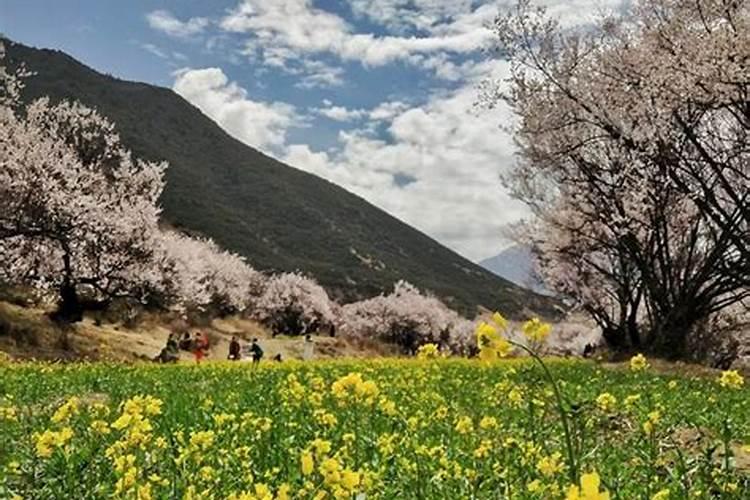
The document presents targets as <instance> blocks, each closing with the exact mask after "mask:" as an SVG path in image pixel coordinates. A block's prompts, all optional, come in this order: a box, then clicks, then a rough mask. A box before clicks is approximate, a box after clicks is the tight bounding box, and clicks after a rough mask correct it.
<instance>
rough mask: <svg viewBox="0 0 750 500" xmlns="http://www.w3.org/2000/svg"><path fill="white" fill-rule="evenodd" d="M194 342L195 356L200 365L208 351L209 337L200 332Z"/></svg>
mask: <svg viewBox="0 0 750 500" xmlns="http://www.w3.org/2000/svg"><path fill="white" fill-rule="evenodd" d="M194 342H195V345H194V347H193V355H194V356H195V362H196V363H197V364H200V362H201V360H202V359H203V357H204V356H205V355H206V353H207V351H208V337H207V336H206V334H204V333H203V332H198V334H197V335H196V336H195V340H194Z"/></svg>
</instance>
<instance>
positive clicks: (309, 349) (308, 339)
mask: <svg viewBox="0 0 750 500" xmlns="http://www.w3.org/2000/svg"><path fill="white" fill-rule="evenodd" d="M314 350H315V343H314V342H313V339H312V336H311V335H310V334H309V333H308V334H307V335H305V347H304V348H303V350H302V359H304V360H305V361H310V360H311V359H312V358H313V351H314Z"/></svg>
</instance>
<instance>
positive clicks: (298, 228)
mask: <svg viewBox="0 0 750 500" xmlns="http://www.w3.org/2000/svg"><path fill="white" fill-rule="evenodd" d="M5 44H6V49H7V54H8V57H9V63H10V66H11V67H13V66H14V65H16V64H18V63H19V62H23V63H24V64H25V65H26V67H27V69H29V70H31V71H32V72H34V73H35V75H34V76H33V77H31V78H29V79H28V80H27V81H26V88H25V89H24V100H26V101H29V100H31V99H34V98H36V97H40V96H45V95H49V96H50V97H51V98H52V99H53V100H59V99H77V100H79V101H81V102H82V103H84V104H86V105H88V106H91V107H94V108H96V109H98V110H99V111H100V112H101V113H103V114H104V115H105V116H108V117H109V118H110V119H112V120H113V121H114V122H115V123H116V124H117V127H118V130H119V132H120V134H121V136H122V138H123V140H124V142H125V144H127V145H128V146H129V147H130V148H131V149H132V150H133V152H134V153H135V154H136V155H138V156H141V157H143V158H147V159H151V160H166V161H168V162H169V164H170V167H169V169H168V170H167V174H166V178H167V187H166V190H165V192H164V195H163V197H162V205H163V207H164V218H165V219H166V220H167V221H168V222H169V223H170V224H172V225H174V226H176V227H178V228H182V229H185V230H188V231H190V232H193V233H200V234H203V235H207V236H210V237H212V238H213V239H214V240H216V241H217V242H218V243H219V244H220V245H222V246H224V247H225V248H228V249H230V250H233V251H235V252H238V253H240V254H242V255H244V256H245V257H247V259H248V261H249V262H250V263H251V264H252V265H253V266H255V267H256V268H258V269H262V270H268V271H282V270H283V271H291V270H296V269H299V270H301V271H303V272H305V273H307V274H310V275H312V276H314V277H315V278H316V279H318V281H319V282H320V283H321V284H322V285H324V286H325V287H326V288H327V289H328V290H329V292H330V293H331V294H332V295H333V296H334V297H336V298H338V299H339V300H343V301H348V300H355V299H358V298H361V297H366V296H371V295H375V294H378V293H380V292H382V291H384V290H387V289H389V288H390V287H391V286H392V284H393V282H394V281H397V280H399V279H402V278H403V279H406V280H408V281H410V282H412V283H413V284H415V285H417V286H418V287H420V288H422V289H426V290H430V291H432V292H434V293H435V294H436V295H438V296H439V297H441V298H443V299H444V300H445V301H446V302H447V303H448V304H449V305H451V306H452V307H454V308H456V309H458V310H460V311H462V312H464V313H468V314H473V313H474V312H475V311H476V307H477V306H479V305H482V306H485V307H487V308H492V309H499V310H502V311H506V312H507V313H508V314H511V315H513V314H517V313H520V311H521V309H522V308H524V307H527V308H530V309H533V310H535V311H537V312H539V313H542V314H545V313H550V312H551V304H550V302H549V301H548V300H547V299H545V298H543V297H540V296H538V295H536V294H533V293H531V292H529V291H527V290H524V289H522V288H520V287H518V286H515V285H513V284H511V283H509V282H507V281H505V280H502V279H500V278H497V277H495V276H494V275H492V274H491V273H489V272H488V271H486V270H484V269H483V268H481V267H480V266H477V265H476V264H473V263H472V262H469V261H468V260H466V259H464V258H462V257H461V256H459V255H457V254H456V253H454V252H452V251H451V250H449V249H447V248H445V247H444V246H442V245H440V244H439V243H437V242H436V241H434V240H433V239H431V238H429V237H428V236H426V235H424V234H423V233H421V232H419V231H417V230H415V229H414V228H412V227H410V226H408V225H406V224H404V223H402V222H401V221H399V220H397V219H396V218H394V217H392V216H390V215H388V214H387V213H385V212H384V211H382V210H380V209H378V208H376V207H374V206H373V205H371V204H370V203H368V202H366V201H364V200H363V199H362V198H360V197H358V196H355V195H354V194H352V193H349V192H348V191H346V190H344V189H342V188H340V187H338V186H336V185H334V184H332V183H330V182H328V181H326V180H323V179H321V178H319V177H316V176H313V175H311V174H308V173H305V172H303V171H301V170H297V169H295V168H292V167H289V166H287V165H284V164H282V163H280V162H279V161H277V160H275V159H273V158H270V157H268V156H266V155H264V154H262V153H260V152H259V151H257V150H255V149H253V148H251V147H248V146H247V145H245V144H243V143H241V142H239V141H237V140H235V139H234V138H232V137H230V136H229V135H228V134H227V133H225V132H224V131H223V130H222V129H221V128H220V127H219V126H218V125H216V124H215V123H214V122H213V121H211V120H210V119H209V118H208V117H206V116H205V115H203V114H202V113H201V112H200V111H199V110H198V109H197V108H195V107H194V106H192V105H191V104H190V103H188V102H187V101H185V100H184V99H183V98H182V97H180V96H178V95H177V94H175V93H174V92H172V91H171V90H169V89H165V88H160V87H155V86H152V85H147V84H144V83H134V82H127V81H123V80H119V79H116V78H113V77H111V76H107V75H102V74H100V73H98V72H96V71H94V70H92V69H90V68H88V67H86V66H84V65H83V64H81V63H79V62H78V61H76V60H75V59H73V58H71V57H70V56H68V55H66V54H64V53H62V52H59V51H52V50H39V49H34V48H30V47H26V46H24V45H22V44H16V43H12V42H7V41H6V42H5Z"/></svg>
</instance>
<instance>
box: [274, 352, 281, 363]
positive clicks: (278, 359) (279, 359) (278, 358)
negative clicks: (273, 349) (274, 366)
mask: <svg viewBox="0 0 750 500" xmlns="http://www.w3.org/2000/svg"><path fill="white" fill-rule="evenodd" d="M273 360H274V361H276V362H278V363H281V353H278V354H277V355H276V356H274V357H273Z"/></svg>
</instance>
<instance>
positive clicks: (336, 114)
mask: <svg viewBox="0 0 750 500" xmlns="http://www.w3.org/2000/svg"><path fill="white" fill-rule="evenodd" d="M312 111H313V112H314V113H316V114H318V115H320V116H325V117H326V118H329V119H331V120H334V121H337V122H349V121H354V120H359V119H360V118H363V117H365V116H367V114H368V113H367V112H366V111H365V110H363V109H347V108H345V107H344V106H332V105H329V106H328V107H326V108H313V110H312Z"/></svg>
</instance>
